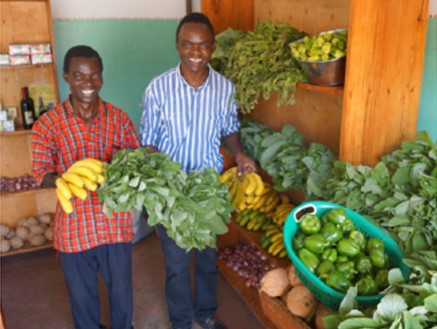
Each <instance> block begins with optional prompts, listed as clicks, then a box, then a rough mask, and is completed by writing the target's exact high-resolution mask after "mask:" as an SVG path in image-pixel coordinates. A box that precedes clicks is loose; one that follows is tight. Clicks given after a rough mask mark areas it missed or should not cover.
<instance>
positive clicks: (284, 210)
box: [272, 203, 294, 227]
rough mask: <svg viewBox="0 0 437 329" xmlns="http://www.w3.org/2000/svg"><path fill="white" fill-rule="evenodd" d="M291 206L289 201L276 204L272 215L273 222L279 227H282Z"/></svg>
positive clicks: (291, 208)
mask: <svg viewBox="0 0 437 329" xmlns="http://www.w3.org/2000/svg"><path fill="white" fill-rule="evenodd" d="M293 208H294V206H293V205H292V204H291V203H283V204H280V205H279V206H277V207H276V208H275V212H274V214H273V216H272V221H273V223H275V224H276V225H278V226H279V227H282V226H283V225H284V222H285V220H286V219H287V217H288V215H289V214H290V212H291V211H292V210H293Z"/></svg>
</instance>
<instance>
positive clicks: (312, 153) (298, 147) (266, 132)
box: [240, 119, 335, 199]
mask: <svg viewBox="0 0 437 329" xmlns="http://www.w3.org/2000/svg"><path fill="white" fill-rule="evenodd" d="M240 134H241V140H242V143H243V145H244V148H245V150H246V151H247V152H248V153H249V154H250V155H251V156H252V158H253V159H256V160H257V161H258V162H259V164H260V166H261V168H262V169H263V170H265V171H266V172H267V173H268V174H269V175H270V176H271V177H272V180H273V183H274V184H275V189H276V190H278V191H283V190H289V189H300V190H304V191H305V192H306V197H307V199H311V198H314V197H320V196H321V195H322V194H323V192H324V186H325V182H326V179H327V177H328V172H329V170H330V169H331V167H332V163H333V162H334V160H335V157H334V155H333V154H332V152H331V151H330V150H329V149H328V148H327V147H326V146H324V145H321V144H317V143H310V145H309V146H308V147H307V146H305V145H304V139H303V136H302V134H301V133H299V132H298V131H297V130H296V129H295V128H293V127H292V126H290V125H285V126H284V127H283V128H282V130H281V131H278V132H276V131H273V130H271V129H269V128H267V127H266V126H264V125H262V124H260V123H258V122H256V121H254V120H250V119H244V120H242V121H241V129H240Z"/></svg>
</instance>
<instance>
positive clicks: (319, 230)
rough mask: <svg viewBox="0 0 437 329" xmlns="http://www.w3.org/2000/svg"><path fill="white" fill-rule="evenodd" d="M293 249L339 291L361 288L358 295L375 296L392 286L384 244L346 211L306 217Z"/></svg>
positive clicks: (300, 226)
mask: <svg viewBox="0 0 437 329" xmlns="http://www.w3.org/2000/svg"><path fill="white" fill-rule="evenodd" d="M292 245H293V248H294V250H295V252H296V254H297V256H298V257H299V259H300V260H301V261H302V263H303V264H304V265H305V266H306V267H307V268H308V269H309V270H310V271H311V272H313V273H314V274H316V275H317V276H318V277H319V279H321V280H322V281H323V282H325V283H326V284H327V285H328V286H330V287H331V288H333V289H335V290H338V291H340V292H343V293H346V291H347V290H348V289H349V287H351V286H357V288H358V295H361V296H371V295H375V294H378V293H379V292H380V291H382V290H384V289H385V288H387V286H388V279H387V276H388V270H389V268H390V267H391V264H390V262H389V258H388V255H387V252H386V251H385V246H384V242H383V241H382V240H380V239H377V238H374V237H366V236H365V234H363V232H361V231H360V230H358V229H357V228H356V227H355V225H354V223H353V221H352V220H351V219H350V218H348V216H347V214H346V211H345V210H344V209H343V208H333V209H330V210H329V211H327V212H326V213H325V214H324V215H323V216H320V217H319V216H318V215H315V214H305V215H303V216H302V218H301V220H300V222H299V231H298V233H297V234H296V235H295V236H294V237H293V241H292Z"/></svg>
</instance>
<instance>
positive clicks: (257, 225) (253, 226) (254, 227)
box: [236, 209, 271, 231]
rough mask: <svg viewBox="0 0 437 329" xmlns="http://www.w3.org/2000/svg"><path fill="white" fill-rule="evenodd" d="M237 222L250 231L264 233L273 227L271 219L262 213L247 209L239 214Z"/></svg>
mask: <svg viewBox="0 0 437 329" xmlns="http://www.w3.org/2000/svg"><path fill="white" fill-rule="evenodd" d="M236 222H237V224H238V225H240V226H241V227H245V228H247V229H248V230H249V231H264V230H265V229H266V228H267V227H268V226H270V225H271V221H270V219H269V218H268V217H267V216H266V215H265V214H264V213H263V212H261V211H258V210H254V209H245V210H243V211H240V212H239V213H238V214H237V217H236Z"/></svg>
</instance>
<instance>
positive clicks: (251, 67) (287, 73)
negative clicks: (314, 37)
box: [211, 22, 307, 114]
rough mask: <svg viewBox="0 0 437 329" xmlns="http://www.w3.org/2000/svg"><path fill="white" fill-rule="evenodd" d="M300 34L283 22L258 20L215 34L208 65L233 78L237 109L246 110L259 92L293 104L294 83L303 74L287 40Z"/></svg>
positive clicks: (303, 78) (248, 109) (265, 96)
mask: <svg viewBox="0 0 437 329" xmlns="http://www.w3.org/2000/svg"><path fill="white" fill-rule="evenodd" d="M303 35H304V34H303V33H302V32H300V31H298V30H297V29H295V28H293V27H291V26H290V25H288V24H285V23H281V22H277V24H273V23H272V22H260V23H259V24H258V26H257V27H256V29H255V30H253V31H249V32H245V31H244V32H243V31H234V30H232V29H228V30H225V31H223V32H222V33H220V34H219V35H217V36H216V41H217V48H216V50H215V51H214V53H213V55H212V58H211V65H212V66H213V67H214V69H216V70H217V71H219V72H220V73H222V74H223V75H225V76H226V77H228V78H229V79H231V80H232V81H233V82H234V84H235V88H236V89H235V99H236V101H237V103H238V106H239V109H240V112H241V113H243V114H246V113H250V112H251V111H252V110H253V108H254V107H255V105H256V104H257V103H258V98H259V96H260V95H261V94H262V95H263V97H264V99H269V98H270V96H271V94H272V93H273V92H277V93H278V94H279V95H280V97H279V98H278V106H279V105H283V104H293V102H294V88H295V86H296V83H297V82H299V81H306V79H307V78H306V76H305V73H304V72H303V71H302V69H301V68H300V66H299V65H298V64H297V63H295V61H294V60H293V59H292V57H291V53H290V51H289V48H288V44H289V43H290V42H292V41H295V40H298V39H300V38H302V37H303Z"/></svg>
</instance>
